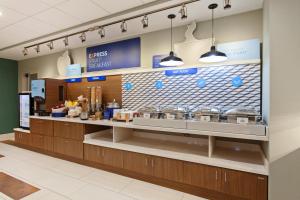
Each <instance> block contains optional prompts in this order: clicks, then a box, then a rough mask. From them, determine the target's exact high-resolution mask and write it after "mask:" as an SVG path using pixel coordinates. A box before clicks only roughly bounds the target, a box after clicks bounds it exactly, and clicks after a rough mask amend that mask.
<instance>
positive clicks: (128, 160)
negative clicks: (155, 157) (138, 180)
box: [124, 152, 153, 176]
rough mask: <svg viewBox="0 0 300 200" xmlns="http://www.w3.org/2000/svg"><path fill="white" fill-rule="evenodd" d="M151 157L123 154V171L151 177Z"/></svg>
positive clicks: (130, 153) (138, 154) (129, 153)
mask: <svg viewBox="0 0 300 200" xmlns="http://www.w3.org/2000/svg"><path fill="white" fill-rule="evenodd" d="M151 161H152V156H148V155H145V154H140V153H133V152H124V169H127V170H129V171H133V172H136V173H139V174H143V175H149V176H152V175H153V167H152V162H151Z"/></svg>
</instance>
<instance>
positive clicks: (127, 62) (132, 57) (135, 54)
mask: <svg viewBox="0 0 300 200" xmlns="http://www.w3.org/2000/svg"><path fill="white" fill-rule="evenodd" d="M86 51H87V71H88V72H94V71H103V70H112V69H123V68H132V67H140V66H141V39H140V38H133V39H129V40H123V41H119V42H113V43H109V44H103V45H99V46H94V47H89V48H87V50H86Z"/></svg>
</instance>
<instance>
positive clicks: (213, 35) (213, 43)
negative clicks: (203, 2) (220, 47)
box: [211, 9, 215, 46]
mask: <svg viewBox="0 0 300 200" xmlns="http://www.w3.org/2000/svg"><path fill="white" fill-rule="evenodd" d="M214 13H215V9H212V12H211V44H212V46H214V45H215V34H214V26H215V23H214V17H215V15H214Z"/></svg>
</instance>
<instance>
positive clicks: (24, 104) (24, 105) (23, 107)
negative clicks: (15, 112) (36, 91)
mask: <svg viewBox="0 0 300 200" xmlns="http://www.w3.org/2000/svg"><path fill="white" fill-rule="evenodd" d="M33 106H34V100H33V98H32V97H31V93H19V110H20V122H19V126H20V128H23V129H30V123H29V117H30V115H33Z"/></svg>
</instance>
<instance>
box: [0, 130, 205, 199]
mask: <svg viewBox="0 0 300 200" xmlns="http://www.w3.org/2000/svg"><path fill="white" fill-rule="evenodd" d="M12 138H13V135H0V141H1V140H7V139H12ZM0 154H2V155H4V156H5V157H3V158H0V172H4V173H6V174H8V175H10V176H13V177H15V178H17V179H19V180H22V181H24V182H26V183H28V184H30V185H33V186H35V187H37V188H39V189H40V191H38V192H36V193H34V194H32V195H30V196H27V197H25V198H23V199H24V200H40V199H42V200H70V199H71V200H72V199H74V200H87V199H89V200H93V199H95V200H97V199H99V200H204V199H203V198H199V197H195V196H192V195H189V194H185V193H183V192H179V191H176V190H172V189H168V188H164V187H161V186H157V185H153V184H150V183H146V182H142V181H139V180H135V179H132V178H128V177H124V176H120V175H116V174H113V173H109V172H105V171H102V170H98V169H94V168H90V167H87V166H82V165H79V164H76V163H72V162H68V161H64V160H60V159H57V158H52V157H49V156H45V155H42V154H38V153H35V152H31V151H28V150H24V149H21V148H17V147H14V146H10V145H7V144H3V143H0ZM2 199H4V200H10V198H9V197H7V196H5V195H4V194H0V200H2Z"/></svg>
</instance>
